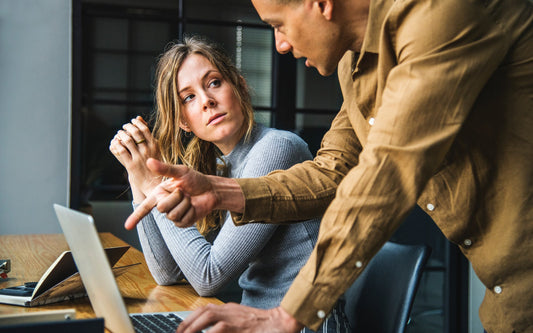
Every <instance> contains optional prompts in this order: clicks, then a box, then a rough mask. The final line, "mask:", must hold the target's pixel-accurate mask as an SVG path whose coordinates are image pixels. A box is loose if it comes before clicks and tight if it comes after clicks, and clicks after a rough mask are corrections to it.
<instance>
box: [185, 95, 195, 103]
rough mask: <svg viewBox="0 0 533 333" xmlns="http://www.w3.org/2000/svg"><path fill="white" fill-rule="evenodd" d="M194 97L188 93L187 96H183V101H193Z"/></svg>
mask: <svg viewBox="0 0 533 333" xmlns="http://www.w3.org/2000/svg"><path fill="white" fill-rule="evenodd" d="M193 98H194V95H187V96H185V97H183V103H187V102H189V101H191V100H192V99H193Z"/></svg>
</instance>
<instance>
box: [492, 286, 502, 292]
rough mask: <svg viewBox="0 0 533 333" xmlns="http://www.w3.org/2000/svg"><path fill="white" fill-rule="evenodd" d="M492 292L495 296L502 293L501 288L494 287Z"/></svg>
mask: <svg viewBox="0 0 533 333" xmlns="http://www.w3.org/2000/svg"><path fill="white" fill-rule="evenodd" d="M494 292H495V293H496V294H501V293H502V287H500V286H496V287H494Z"/></svg>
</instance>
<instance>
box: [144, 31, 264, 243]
mask: <svg viewBox="0 0 533 333" xmlns="http://www.w3.org/2000/svg"><path fill="white" fill-rule="evenodd" d="M192 54H199V55H201V56H203V57H205V58H206V59H207V60H209V62H211V63H212V64H213V65H214V66H215V67H216V68H217V70H218V71H219V72H220V73H221V75H222V77H223V78H224V80H226V81H227V82H229V84H230V85H231V87H232V90H233V92H234V94H235V96H236V97H237V99H238V100H239V101H240V105H241V110H242V112H243V115H244V125H243V126H244V127H245V129H246V130H245V134H244V137H245V140H247V139H248V138H249V136H250V133H251V132H252V129H253V127H254V125H255V121H254V111H253V108H252V101H251V97H250V92H249V89H248V85H247V84H246V81H245V80H244V78H243V77H242V75H241V73H240V72H239V70H238V69H237V67H235V65H234V64H233V62H232V61H231V60H230V58H229V57H228V56H227V55H226V54H225V53H224V52H223V51H222V50H221V49H220V48H219V47H218V46H217V45H216V44H214V43H212V42H209V41H207V40H206V39H203V38H200V37H198V36H191V37H186V38H185V39H184V40H183V41H182V42H181V43H180V42H178V43H171V44H169V46H167V48H166V50H165V52H164V53H163V54H162V55H161V56H160V57H159V60H158V63H157V69H156V82H155V83H156V87H155V102H156V115H155V124H154V137H155V138H156V139H157V143H158V146H159V149H160V151H161V156H162V159H163V161H164V162H166V163H171V164H184V165H186V166H188V167H190V168H192V169H194V170H197V171H200V172H202V173H204V174H208V175H215V174H217V169H220V168H221V167H223V166H220V165H217V158H218V157H220V156H222V153H221V152H220V151H219V150H218V148H217V147H216V146H215V145H214V144H213V143H211V142H209V141H204V140H202V139H200V138H198V137H197V136H196V135H194V133H192V132H190V133H187V132H185V131H183V130H182V129H181V128H180V127H179V124H180V119H181V117H182V115H181V99H180V97H179V94H178V91H179V87H178V72H179V70H180V67H181V65H182V64H183V62H184V61H185V59H186V58H187V57H188V56H189V55H192ZM224 214H225V212H224V211H215V212H212V213H211V214H209V215H208V216H206V217H205V218H204V219H202V220H200V221H197V222H196V227H197V228H198V230H199V231H200V233H201V234H202V235H204V236H205V235H206V234H207V233H208V232H209V231H211V230H214V229H216V228H218V227H219V226H220V223H221V222H222V221H223V217H224Z"/></svg>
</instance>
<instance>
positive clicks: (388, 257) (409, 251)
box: [344, 242, 431, 333]
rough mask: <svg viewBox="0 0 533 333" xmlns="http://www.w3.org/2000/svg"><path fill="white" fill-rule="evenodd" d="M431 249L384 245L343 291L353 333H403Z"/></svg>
mask: <svg viewBox="0 0 533 333" xmlns="http://www.w3.org/2000/svg"><path fill="white" fill-rule="evenodd" d="M430 253H431V249H430V248H429V247H428V246H426V245H403V244H397V243H392V242H387V243H386V244H385V245H384V246H383V248H381V250H380V251H379V252H378V253H377V254H376V256H375V257H374V258H373V259H372V260H371V261H370V263H369V264H368V266H367V267H366V268H365V270H364V271H363V273H362V274H361V275H360V276H359V277H358V278H357V280H355V282H354V283H353V284H352V286H351V287H350V288H349V289H348V290H347V291H346V293H345V294H344V295H345V298H346V307H345V311H346V314H347V316H348V320H349V322H350V325H351V327H352V329H353V330H352V331H353V332H358V333H360V332H363V333H366V332H369V333H370V332H371V333H393V332H394V333H402V332H405V329H406V326H407V323H408V321H409V314H410V312H411V307H412V305H413V301H414V298H415V294H416V290H417V288H418V282H419V280H420V276H421V275H422V269H423V268H424V266H425V264H426V262H427V260H428V257H429V255H430Z"/></svg>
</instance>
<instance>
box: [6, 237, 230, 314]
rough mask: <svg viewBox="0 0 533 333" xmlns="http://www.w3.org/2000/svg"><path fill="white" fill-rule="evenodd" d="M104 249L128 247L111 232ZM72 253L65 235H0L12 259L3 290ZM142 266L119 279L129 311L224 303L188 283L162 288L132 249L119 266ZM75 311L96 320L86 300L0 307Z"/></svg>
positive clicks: (34, 277) (9, 311)
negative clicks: (27, 306) (198, 292)
mask: <svg viewBox="0 0 533 333" xmlns="http://www.w3.org/2000/svg"><path fill="white" fill-rule="evenodd" d="M100 239H101V240H102V245H103V246H104V247H112V246H123V245H129V244H127V243H126V242H124V241H122V240H120V239H119V238H117V237H115V236H114V235H112V234H110V233H100ZM67 250H69V248H68V245H67V242H66V240H65V237H64V236H63V234H46V235H0V259H11V272H9V273H8V279H6V280H2V279H0V288H7V287H12V286H19V285H23V284H24V282H29V281H39V279H40V278H41V276H42V275H43V274H44V272H45V271H46V269H47V268H48V267H49V266H50V265H51V264H52V263H53V262H54V260H56V258H57V257H58V256H59V255H60V254H61V253H62V252H63V251H67ZM139 262H140V263H141V264H140V265H136V266H135V267H132V268H130V269H129V270H128V271H127V272H126V273H124V274H123V275H121V276H119V277H118V278H117V284H118V286H119V289H120V292H121V294H122V296H123V297H124V301H125V303H126V307H127V308H128V312H130V313H135V312H166V311H183V310H194V309H196V308H198V307H200V306H203V305H207V304H209V303H213V304H222V302H221V301H220V300H218V299H216V298H211V297H209V298H208V297H200V296H198V294H197V293H196V292H195V291H194V289H193V288H192V287H191V286H190V285H189V284H181V285H174V286H159V285H157V283H155V281H154V279H153V278H152V275H151V274H150V271H149V270H148V266H147V265H146V261H145V260H144V256H143V254H142V252H140V251H139V250H137V249H135V248H133V247H130V249H129V250H128V251H127V252H126V254H125V255H124V256H123V257H122V258H121V259H120V260H119V262H118V263H117V265H119V266H121V265H129V264H134V263H139ZM70 308H74V309H76V318H78V319H80V318H94V317H95V314H94V311H93V309H92V307H91V304H90V302H89V298H87V297H84V298H80V299H77V300H74V301H65V302H60V303H54V304H48V305H43V306H38V307H33V308H26V307H21V306H15V305H5V304H0V314H12V313H17V312H34V311H43V310H57V309H70Z"/></svg>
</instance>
